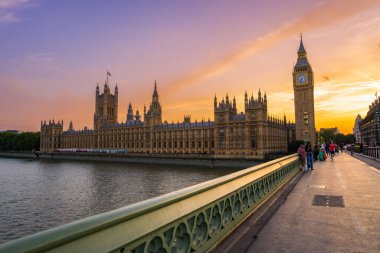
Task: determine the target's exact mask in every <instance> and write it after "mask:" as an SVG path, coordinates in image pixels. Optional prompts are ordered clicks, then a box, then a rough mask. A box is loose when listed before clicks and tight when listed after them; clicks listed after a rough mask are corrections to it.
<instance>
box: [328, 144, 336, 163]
mask: <svg viewBox="0 0 380 253" xmlns="http://www.w3.org/2000/svg"><path fill="white" fill-rule="evenodd" d="M329 150H330V158H331V160H334V155H335V150H336V145H335V144H334V142H333V141H331V143H330V145H329Z"/></svg>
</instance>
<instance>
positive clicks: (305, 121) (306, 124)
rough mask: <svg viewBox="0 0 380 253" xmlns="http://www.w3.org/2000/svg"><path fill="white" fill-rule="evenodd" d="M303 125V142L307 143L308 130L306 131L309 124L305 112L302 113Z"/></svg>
mask: <svg viewBox="0 0 380 253" xmlns="http://www.w3.org/2000/svg"><path fill="white" fill-rule="evenodd" d="M303 123H304V124H305V128H306V129H305V130H304V141H305V142H307V141H309V138H308V133H309V131H308V129H307V126H308V124H309V114H308V113H307V112H304V113H303Z"/></svg>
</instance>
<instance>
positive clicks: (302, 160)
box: [297, 144, 306, 171]
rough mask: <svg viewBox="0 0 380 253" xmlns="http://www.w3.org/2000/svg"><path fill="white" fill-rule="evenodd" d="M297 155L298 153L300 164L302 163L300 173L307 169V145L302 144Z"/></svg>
mask: <svg viewBox="0 0 380 253" xmlns="http://www.w3.org/2000/svg"><path fill="white" fill-rule="evenodd" d="M297 153H298V156H299V158H300V163H301V166H300V171H303V170H304V169H305V160H306V151H305V145H303V144H301V145H300V146H299V147H298V150H297Z"/></svg>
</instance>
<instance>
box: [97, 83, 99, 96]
mask: <svg viewBox="0 0 380 253" xmlns="http://www.w3.org/2000/svg"><path fill="white" fill-rule="evenodd" d="M96 95H99V83H96Z"/></svg>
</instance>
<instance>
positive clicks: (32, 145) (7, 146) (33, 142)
mask: <svg viewBox="0 0 380 253" xmlns="http://www.w3.org/2000/svg"><path fill="white" fill-rule="evenodd" d="M33 149H34V150H39V149H40V133H39V132H37V133H35V132H24V133H14V132H3V133H0V151H32V150H33Z"/></svg>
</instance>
